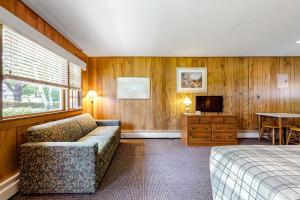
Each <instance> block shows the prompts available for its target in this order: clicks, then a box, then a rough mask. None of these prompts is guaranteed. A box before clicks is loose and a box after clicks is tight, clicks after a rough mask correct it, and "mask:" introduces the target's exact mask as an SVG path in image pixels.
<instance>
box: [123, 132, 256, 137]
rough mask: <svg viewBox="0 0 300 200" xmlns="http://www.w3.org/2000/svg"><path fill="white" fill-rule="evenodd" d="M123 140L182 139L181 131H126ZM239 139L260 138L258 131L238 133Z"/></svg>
mask: <svg viewBox="0 0 300 200" xmlns="http://www.w3.org/2000/svg"><path fill="white" fill-rule="evenodd" d="M121 137H122V138H124V139H125V138H128V139H134V138H153V139H154V138H157V139H159V138H170V139H172V138H173V139H175V138H180V131H178V130H174V131H124V132H122V133H121ZM237 137H238V138H258V131H255V130H254V131H238V135H237Z"/></svg>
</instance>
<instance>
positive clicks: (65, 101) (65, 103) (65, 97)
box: [0, 23, 83, 121]
mask: <svg viewBox="0 0 300 200" xmlns="http://www.w3.org/2000/svg"><path fill="white" fill-rule="evenodd" d="M3 26H4V25H3V24H2V23H0V72H1V73H0V121H1V120H7V119H14V118H22V117H31V116H38V115H47V114H55V113H61V112H68V111H76V110H82V99H83V97H82V84H83V80H82V71H83V70H82V68H81V88H80V95H79V96H78V103H81V104H80V106H78V108H71V107H70V95H69V91H70V61H68V65H67V68H68V69H67V70H68V87H67V88H63V87H60V88H61V100H60V102H61V109H59V110H53V111H45V112H37V113H32V114H24V115H14V116H5V117H4V116H3V81H4V75H3V56H2V55H3ZM22 36H23V35H22ZM23 37H26V36H23ZM33 42H34V41H33ZM44 48H46V47H44ZM49 51H51V50H49ZM51 52H52V51H51ZM12 80H18V79H12ZM28 82H29V83H33V84H35V83H36V84H43V83H42V81H28ZM44 85H49V86H51V84H44ZM52 86H53V85H52ZM56 87H57V86H56Z"/></svg>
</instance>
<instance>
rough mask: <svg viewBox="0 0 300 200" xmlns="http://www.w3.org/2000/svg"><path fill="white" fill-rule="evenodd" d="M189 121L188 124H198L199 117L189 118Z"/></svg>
mask: <svg viewBox="0 0 300 200" xmlns="http://www.w3.org/2000/svg"><path fill="white" fill-rule="evenodd" d="M187 121H188V124H198V123H199V117H189V118H188V120H187Z"/></svg>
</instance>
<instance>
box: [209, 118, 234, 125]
mask: <svg viewBox="0 0 300 200" xmlns="http://www.w3.org/2000/svg"><path fill="white" fill-rule="evenodd" d="M235 122H236V120H235V118H234V117H223V118H221V117H218V118H214V119H213V123H214V124H235Z"/></svg>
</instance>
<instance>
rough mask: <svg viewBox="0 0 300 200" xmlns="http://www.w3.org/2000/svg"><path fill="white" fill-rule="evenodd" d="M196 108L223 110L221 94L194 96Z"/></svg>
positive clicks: (210, 110)
mask: <svg viewBox="0 0 300 200" xmlns="http://www.w3.org/2000/svg"><path fill="white" fill-rule="evenodd" d="M196 110H197V111H201V112H223V96H196Z"/></svg>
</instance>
